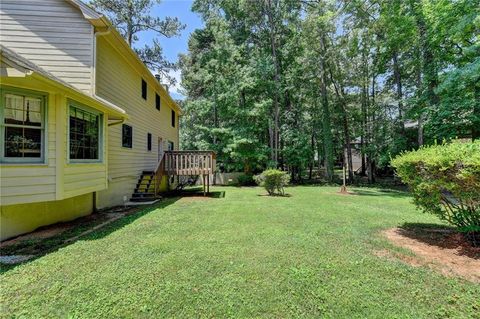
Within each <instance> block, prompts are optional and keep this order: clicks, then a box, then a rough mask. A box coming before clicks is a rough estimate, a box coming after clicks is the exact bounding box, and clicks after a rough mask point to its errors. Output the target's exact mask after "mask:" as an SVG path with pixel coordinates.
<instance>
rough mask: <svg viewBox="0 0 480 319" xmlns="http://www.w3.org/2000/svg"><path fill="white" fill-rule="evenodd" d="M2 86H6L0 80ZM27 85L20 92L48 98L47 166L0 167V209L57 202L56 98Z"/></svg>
mask: <svg viewBox="0 0 480 319" xmlns="http://www.w3.org/2000/svg"><path fill="white" fill-rule="evenodd" d="M24 81H25V80H24ZM2 84H3V85H6V84H9V83H8V81H6V80H4V79H2ZM28 84H29V85H28V86H24V87H23V89H26V90H35V91H41V92H43V93H45V94H46V95H47V102H46V103H47V105H46V108H45V109H46V111H47V125H46V132H45V137H46V139H47V141H46V143H47V154H46V162H45V163H44V164H40V163H39V164H14V163H8V164H6V163H2V164H0V205H2V206H3V205H12V204H19V203H33V202H38V201H51V200H55V198H56V182H55V169H56V150H55V134H56V129H57V125H56V124H57V122H56V118H55V117H56V112H55V107H56V96H55V93H54V92H47V91H45V90H44V88H43V87H41V86H38V85H35V83H28ZM2 107H3V104H2Z"/></svg>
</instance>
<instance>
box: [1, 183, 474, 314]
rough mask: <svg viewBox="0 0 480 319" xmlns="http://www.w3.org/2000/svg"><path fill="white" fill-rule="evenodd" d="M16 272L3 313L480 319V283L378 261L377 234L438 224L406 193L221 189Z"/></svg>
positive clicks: (9, 279) (5, 291) (10, 275)
mask: <svg viewBox="0 0 480 319" xmlns="http://www.w3.org/2000/svg"><path fill="white" fill-rule="evenodd" d="M213 190H214V191H217V192H225V197H224V198H222V197H221V196H220V197H219V198H210V199H202V198H200V199H199V198H191V197H186V198H183V199H178V198H171V199H167V200H165V201H163V202H162V203H161V204H160V205H159V206H157V207H155V208H148V209H145V210H143V211H141V212H139V213H137V214H134V215H130V216H127V217H125V218H123V219H122V220H119V221H117V222H114V223H113V224H112V225H111V226H108V227H107V228H105V229H102V230H100V231H97V232H94V233H92V234H91V235H89V236H88V237H86V238H83V239H81V240H79V241H77V242H75V243H72V244H71V245H68V246H66V247H63V248H60V249H59V250H57V251H55V252H51V253H49V254H47V255H45V256H43V257H41V258H38V259H36V260H34V261H31V262H29V263H25V264H22V265H20V266H17V267H15V268H13V269H9V270H7V271H6V272H5V273H3V274H2V275H1V278H0V285H1V286H0V288H1V289H0V297H1V306H2V309H1V311H0V316H1V317H5V318H7V317H26V318H30V317H48V318H52V317H62V318H94V317H101V318H117V317H126V318H132V317H135V318H152V317H153V318H160V317H167V318H171V317H177V318H180V317H182V318H191V317H222V318H223V317H242V318H246V317H249V318H251V317H267V318H290V317H310V318H312V317H315V318H317V317H326V318H329V317H334V318H366V317H368V318H448V317H450V318H469V317H470V318H480V317H479V313H480V301H479V300H480V298H479V296H480V285H476V284H473V283H470V282H467V281H464V280H462V279H458V278H447V277H444V276H442V275H440V274H438V273H435V272H434V271H432V270H430V269H428V268H424V267H412V266H409V265H407V264H405V263H403V262H401V261H398V260H392V259H386V258H381V257H377V256H376V255H375V254H374V251H376V250H382V249H388V250H396V251H399V249H397V248H395V247H394V246H392V245H390V244H389V243H388V242H387V241H386V240H385V239H383V237H381V235H380V234H379V232H380V231H381V230H382V229H386V228H390V227H395V226H399V225H402V224H403V223H406V222H408V223H440V222H439V221H438V220H437V219H435V218H434V217H431V216H428V215H424V214H421V213H419V212H417V211H416V210H415V208H414V206H413V205H412V204H411V203H410V202H411V199H410V197H409V196H408V195H407V194H405V193H402V192H396V191H386V190H378V189H371V188H362V189H358V193H359V195H357V196H341V195H337V194H335V192H336V191H337V188H334V187H313V186H311V187H308V186H301V187H291V188H288V189H287V192H288V193H289V194H291V197H267V196H259V195H261V194H263V193H264V191H263V190H261V189H259V188H234V187H226V188H219V187H217V188H213Z"/></svg>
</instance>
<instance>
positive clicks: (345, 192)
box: [340, 164, 348, 194]
mask: <svg viewBox="0 0 480 319" xmlns="http://www.w3.org/2000/svg"><path fill="white" fill-rule="evenodd" d="M346 175H347V172H346V170H345V164H343V176H342V177H343V183H342V187H341V188H340V193H342V194H348V191H347V184H346V182H345V179H346V177H347V176H346Z"/></svg>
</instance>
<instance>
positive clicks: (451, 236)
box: [398, 223, 480, 259]
mask: <svg viewBox="0 0 480 319" xmlns="http://www.w3.org/2000/svg"><path fill="white" fill-rule="evenodd" d="M398 229H399V230H400V234H401V235H403V236H405V237H408V238H411V239H414V240H418V241H420V242H423V243H425V244H428V245H431V246H436V247H440V248H443V249H456V250H457V252H458V254H459V255H464V256H468V257H470V258H474V259H480V247H473V245H472V244H471V242H470V241H468V239H467V238H466V237H465V235H464V234H463V233H460V232H458V230H457V228H455V227H452V226H447V225H439V224H428V223H404V224H403V225H402V226H400V227H399V228H398Z"/></svg>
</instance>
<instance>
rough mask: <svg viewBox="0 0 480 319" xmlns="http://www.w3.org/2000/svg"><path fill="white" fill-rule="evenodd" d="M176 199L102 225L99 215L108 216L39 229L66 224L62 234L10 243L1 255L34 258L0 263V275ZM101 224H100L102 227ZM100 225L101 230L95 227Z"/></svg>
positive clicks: (102, 234)
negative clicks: (11, 262) (30, 256)
mask: <svg viewBox="0 0 480 319" xmlns="http://www.w3.org/2000/svg"><path fill="white" fill-rule="evenodd" d="M178 199H180V197H178V196H177V197H170V198H166V199H165V200H162V201H160V202H158V203H156V204H153V205H150V206H143V207H142V206H139V207H136V208H135V209H133V211H132V212H128V213H126V214H125V215H124V216H122V217H120V218H118V219H115V220H113V221H111V222H108V223H106V221H108V218H106V217H105V216H102V215H108V213H103V212H102V213H95V214H92V215H89V216H86V217H81V218H78V219H76V220H74V221H71V222H66V223H58V224H55V225H50V226H46V227H42V229H39V230H46V229H47V230H48V228H55V227H62V226H63V225H69V227H68V228H67V229H66V230H65V231H63V232H60V233H58V234H57V235H54V236H52V237H48V238H35V232H33V233H32V234H31V236H30V235H29V238H32V239H26V240H23V241H22V240H20V241H19V242H18V243H14V244H11V245H9V246H6V247H2V248H1V251H0V252H1V255H33V256H34V257H32V258H30V259H28V260H26V261H23V262H19V263H16V264H3V263H0V274H3V273H6V272H8V271H10V270H12V269H15V268H16V267H18V266H19V265H22V264H28V263H30V262H32V261H34V260H35V259H38V258H40V257H43V256H45V255H48V254H51V253H53V252H56V251H57V250H59V249H60V248H63V247H67V246H69V245H72V244H74V243H75V242H77V241H79V240H97V239H101V238H104V237H106V236H108V235H110V234H111V233H113V232H115V231H117V230H120V229H122V228H123V227H125V226H128V225H129V224H131V223H132V222H134V221H135V220H137V219H138V218H140V217H142V216H144V215H146V214H148V213H151V212H153V211H155V210H157V209H163V208H165V207H167V206H169V205H172V204H173V203H175V202H176V201H177V200H178ZM103 223H105V224H104V225H102V224H103ZM99 226H101V227H99Z"/></svg>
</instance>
